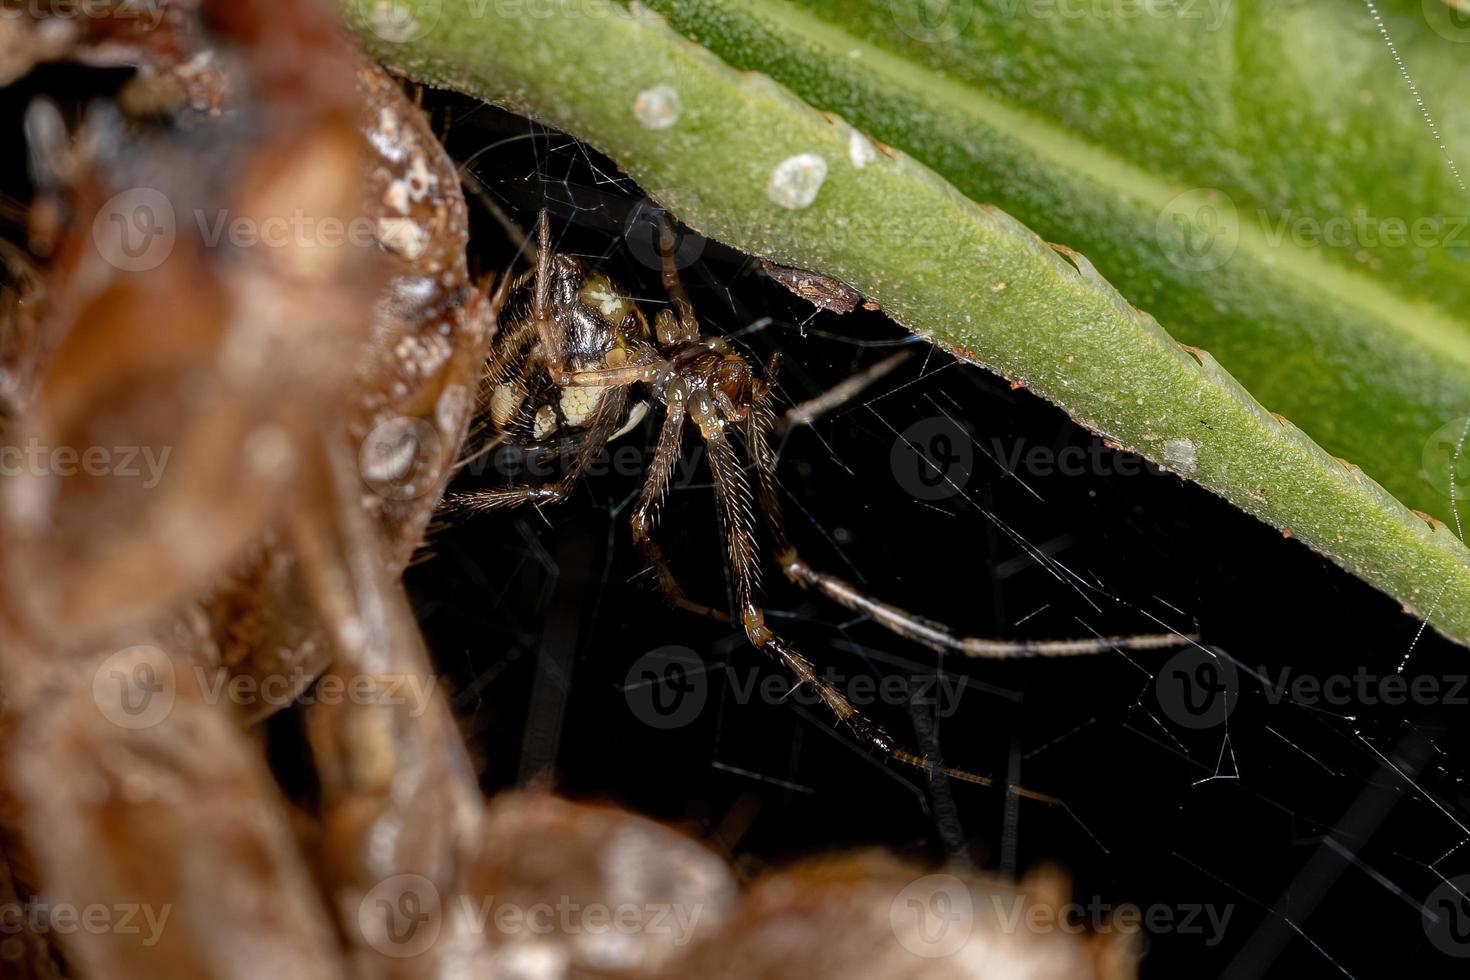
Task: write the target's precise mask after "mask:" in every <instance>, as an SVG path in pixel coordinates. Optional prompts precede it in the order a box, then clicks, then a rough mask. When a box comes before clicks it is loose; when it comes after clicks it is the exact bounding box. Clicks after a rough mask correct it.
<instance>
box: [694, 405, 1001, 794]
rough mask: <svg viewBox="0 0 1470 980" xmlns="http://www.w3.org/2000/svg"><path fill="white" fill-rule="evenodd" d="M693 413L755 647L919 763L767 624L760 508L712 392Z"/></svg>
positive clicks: (877, 744)
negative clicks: (759, 550) (759, 542)
mask: <svg viewBox="0 0 1470 980" xmlns="http://www.w3.org/2000/svg"><path fill="white" fill-rule="evenodd" d="M689 414H690V417H691V418H692V419H693V420H694V423H695V425H696V426H698V428H699V433H700V436H701V437H702V438H703V439H704V443H705V446H706V447H707V449H708V454H709V464H710V470H711V472H712V474H713V476H714V484H715V500H716V502H717V504H718V507H719V514H720V523H721V524H722V525H723V529H724V534H725V543H726V548H727V560H728V563H729V567H730V571H731V574H732V575H733V576H734V578H735V601H736V605H737V607H738V610H739V614H740V622H741V625H742V626H743V627H744V628H745V635H746V637H747V638H748V639H749V640H750V643H751V646H753V647H755V648H756V649H757V650H760V651H761V652H762V653H765V654H767V655H769V656H770V657H772V658H773V659H775V660H776V661H778V662H779V663H780V664H781V665H782V666H784V667H785V668H786V669H787V670H789V671H790V672H791V673H792V675H794V676H795V677H796V679H797V681H798V682H799V683H801V684H804V685H807V686H808V687H810V688H811V689H812V690H813V691H815V692H816V694H817V696H818V697H819V698H821V700H822V703H823V704H825V705H826V706H827V709H828V710H829V711H831V712H832V714H833V715H835V716H836V717H837V720H838V721H840V722H842V723H843V724H845V725H847V727H848V728H849V729H851V730H852V732H853V734H855V735H856V736H857V737H858V738H860V739H861V740H863V741H864V742H866V743H868V744H869V745H870V746H872V747H873V748H876V749H878V750H879V751H880V752H882V753H884V754H885V755H889V756H893V757H894V758H895V759H898V760H899V761H903V762H909V761H911V760H912V759H917V758H918V757H917V756H913V755H912V753H903V752H901V751H900V750H898V749H897V748H896V747H895V745H894V742H893V739H892V738H891V737H890V736H889V735H888V733H887V732H885V731H884V730H883V729H882V728H881V727H880V726H878V725H876V724H874V723H873V722H871V721H869V720H868V719H867V718H865V717H863V715H862V714H861V713H860V712H859V711H858V710H857V708H855V707H853V705H852V702H850V701H848V699H847V698H846V697H845V696H844V695H843V694H842V692H841V691H839V690H837V688H835V687H833V686H832V685H831V684H829V683H827V682H826V681H825V680H823V679H822V678H821V677H818V676H817V672H816V670H815V669H814V668H813V667H812V663H811V661H809V660H807V659H806V657H804V656H802V654H801V653H800V651H798V650H797V649H796V648H795V647H794V646H792V645H791V643H790V642H788V641H787V640H786V639H785V638H784V637H782V636H780V635H779V634H777V633H776V632H775V631H774V630H772V629H771V628H770V626H768V625H766V615H765V610H764V609H762V608H761V606H760V562H759V559H758V555H757V551H756V544H755V529H754V525H755V508H754V504H753V502H752V500H751V493H750V485H749V484H748V483H747V482H746V479H745V472H744V470H743V469H742V468H741V466H740V463H739V461H738V460H737V459H736V456H735V448H734V446H732V445H731V443H730V438H729V434H728V432H727V431H726V422H725V420H724V419H723V418H722V417H721V416H720V415H719V413H718V412H717V411H716V410H715V407H714V404H713V402H712V400H711V399H710V397H709V396H708V394H706V393H705V392H703V391H699V390H696V391H694V392H693V393H691V394H690V396H689ZM920 762H922V760H920ZM979 778H981V779H983V778H984V777H979Z"/></svg>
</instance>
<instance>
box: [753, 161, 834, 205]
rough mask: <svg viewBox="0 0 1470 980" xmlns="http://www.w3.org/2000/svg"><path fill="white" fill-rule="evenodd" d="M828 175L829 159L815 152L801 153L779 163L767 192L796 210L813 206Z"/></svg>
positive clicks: (767, 186) (782, 203)
mask: <svg viewBox="0 0 1470 980" xmlns="http://www.w3.org/2000/svg"><path fill="white" fill-rule="evenodd" d="M826 179H827V161H826V160H823V159H822V158H821V157H819V156H817V154H815V153H798V154H797V155H796V156H793V157H787V158H786V159H785V160H782V161H781V162H780V163H778V164H776V169H775V170H773V171H771V182H770V183H769V184H767V185H766V195H767V196H768V197H769V198H770V199H771V200H772V201H775V202H776V203H777V204H779V205H781V207H783V208H790V209H791V210H793V211H796V210H800V209H801V208H805V207H810V206H811V203H812V202H813V201H815V200H816V199H817V192H818V191H820V190H821V189H822V183H823V182H824V181H825V180H826Z"/></svg>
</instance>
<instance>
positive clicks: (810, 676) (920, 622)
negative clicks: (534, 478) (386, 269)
mask: <svg viewBox="0 0 1470 980" xmlns="http://www.w3.org/2000/svg"><path fill="white" fill-rule="evenodd" d="M535 239H536V244H535V263H534V266H533V267H532V268H531V269H528V270H527V271H525V272H524V273H522V274H521V275H520V276H518V277H514V278H511V277H507V278H505V279H503V280H502V281H501V285H500V288H499V289H498V290H497V293H496V296H495V298H494V300H493V305H494V307H495V309H496V310H497V313H498V320H499V324H500V329H499V331H498V333H497V334H496V335H495V337H494V339H493V340H492V342H491V345H490V351H489V356H488V358H487V361H486V365H485V371H484V375H483V387H482V393H481V399H480V400H481V412H482V414H483V421H484V424H485V425H486V426H487V428H488V429H489V430H490V432H491V433H492V434H493V437H494V438H493V440H492V443H491V444H492V445H495V444H500V443H505V442H509V443H512V444H514V445H517V446H519V447H521V448H523V449H528V450H532V451H534V450H535V449H536V448H537V447H538V446H541V445H543V444H544V443H545V442H546V441H547V440H550V439H552V438H553V437H555V438H558V439H563V440H567V441H568V442H569V443H570V445H571V452H570V458H569V463H568V466H567V469H566V472H565V473H564V474H563V475H562V476H561V478H560V479H558V480H555V481H552V482H547V483H539V484H524V485H519V486H511V487H505V488H498V489H480V490H472V491H465V492H458V493H455V494H452V495H450V497H449V498H448V501H447V504H448V506H449V507H451V508H455V509H458V510H461V511H466V512H472V513H473V512H483V511H489V510H495V509H499V508H506V507H516V506H520V505H523V504H532V505H535V506H537V507H540V506H544V505H547V504H555V503H559V502H561V501H563V500H565V499H567V497H568V496H570V494H571V493H572V491H573V490H574V489H575V488H576V487H577V485H578V484H579V483H580V481H581V480H582V479H583V478H584V477H585V476H586V475H587V471H588V468H589V467H590V465H591V464H592V463H593V461H594V460H596V459H597V458H598V456H599V455H600V454H601V453H602V451H603V449H604V448H605V447H606V445H607V444H608V443H609V442H610V441H611V440H613V439H615V438H617V437H618V436H619V435H622V434H623V433H625V432H627V431H629V430H630V429H631V428H633V427H634V426H635V425H636V424H637V423H638V422H639V421H640V420H641V419H642V418H643V417H644V416H645V415H646V414H647V413H648V411H649V410H650V408H652V407H653V406H654V405H657V406H661V407H662V409H663V421H662V423H661V426H660V429H659V435H658V441H657V444H656V448H655V450H654V453H653V458H652V461H651V463H650V464H649V466H648V468H647V474H646V476H645V478H644V481H643V484H642V487H641V489H640V491H639V493H638V498H637V502H636V503H635V505H634V507H633V511H632V516H631V518H630V524H631V529H632V536H633V542H634V544H635V545H636V546H637V548H638V550H639V552H640V553H641V554H642V556H643V558H644V560H646V561H647V562H648V563H649V564H650V565H651V566H652V567H653V569H654V571H655V573H656V575H657V579H658V585H659V589H660V591H661V593H662V594H663V597H664V598H665V599H666V600H667V601H668V602H669V603H670V604H671V605H673V606H675V607H678V608H681V609H685V610H688V611H690V612H693V613H697V614H699V615H702V616H706V617H709V618H712V619H716V620H719V621H723V622H729V621H730V620H731V617H730V616H729V615H727V614H725V613H723V612H721V611H719V610H716V609H714V608H712V607H710V606H706V605H702V604H700V603H698V602H695V601H693V600H691V599H690V598H689V597H688V596H686V595H685V593H684V590H683V588H682V587H681V586H680V584H679V582H678V580H677V579H676V578H675V576H674V573H673V571H672V569H671V568H670V566H669V562H668V560H667V558H666V557H665V555H664V553H663V550H662V548H660V546H659V544H658V542H657V541H656V539H655V537H654V530H655V528H656V527H657V525H658V521H659V516H660V511H661V509H662V506H663V502H664V498H665V496H666V494H667V491H668V488H669V482H670V479H671V477H672V475H673V472H674V466H675V463H676V462H677V459H678V455H679V451H680V446H681V441H682V438H683V433H684V426H685V422H686V420H687V421H689V422H692V423H693V425H694V428H695V429H696V430H697V432H698V435H699V438H700V439H701V440H703V442H704V444H705V447H706V450H707V455H708V457H709V466H710V470H711V474H712V476H713V482H714V492H715V499H716V503H717V507H718V514H719V519H720V524H721V527H722V531H723V535H724V538H725V545H726V554H725V561H726V563H727V567H728V571H729V574H730V578H731V580H732V582H733V584H734V602H735V607H736V608H735V618H736V620H737V621H738V623H739V625H740V626H741V627H742V628H743V629H744V631H745V635H746V638H747V639H748V640H749V641H750V643H751V645H752V646H754V647H755V648H756V649H757V650H760V651H762V652H763V653H766V654H768V655H769V656H771V657H772V658H773V659H775V660H776V661H777V662H778V663H779V664H781V665H782V666H783V667H784V668H785V669H787V670H788V671H789V672H790V673H791V674H792V675H793V676H794V677H795V678H796V680H797V682H798V683H799V684H801V685H806V686H808V687H809V688H811V689H812V690H813V691H815V692H816V694H817V696H818V697H819V698H820V699H821V701H822V702H823V704H825V705H826V707H827V708H828V709H829V710H830V711H831V712H832V714H833V715H835V716H836V718H837V719H838V720H839V721H840V722H842V723H843V724H845V725H846V726H847V727H848V728H849V729H850V730H851V731H852V732H853V734H854V735H856V736H857V737H858V738H859V739H860V740H862V741H863V742H865V743H867V744H868V745H869V746H871V747H872V748H874V749H876V750H878V751H879V752H881V753H883V754H884V755H886V756H888V757H890V758H893V759H895V760H896V761H899V762H902V763H905V764H908V765H915V766H919V767H921V768H926V769H928V768H933V767H932V765H931V763H930V762H929V761H928V760H926V759H924V758H923V757H921V756H918V755H916V754H914V753H912V752H909V751H906V750H904V749H901V748H899V747H898V746H897V744H896V743H895V741H894V740H893V738H892V737H891V736H889V734H888V733H887V732H886V731H884V730H883V728H882V727H881V726H879V725H877V724H875V723H874V722H872V721H870V720H869V719H867V718H865V717H864V716H863V715H862V714H861V713H859V712H858V710H857V709H856V708H855V707H854V706H853V705H852V704H851V703H850V702H849V701H848V700H847V698H846V697H844V696H843V695H842V693H841V692H839V691H838V690H837V689H836V688H835V687H833V686H832V685H831V684H829V683H828V682H826V681H825V680H823V679H822V678H821V677H819V676H818V674H817V672H816V670H815V669H814V667H813V665H812V663H811V662H810V661H809V660H807V658H806V657H805V656H803V655H802V654H801V652H800V651H798V650H797V649H796V648H795V647H794V646H793V645H792V644H791V643H790V642H789V641H788V640H787V639H786V638H784V637H783V636H781V635H780V634H779V633H777V632H776V631H775V630H774V629H773V628H772V627H771V625H770V623H769V622H768V621H767V615H766V610H765V608H764V606H763V599H762V590H761V560H760V553H759V550H758V547H757V540H756V531H757V523H758V520H759V521H760V522H762V523H764V526H765V529H766V531H767V533H768V534H769V536H770V538H771V539H772V542H773V545H774V547H773V550H772V555H773V557H774V561H775V563H776V565H777V566H778V567H779V568H780V569H781V571H782V572H783V573H784V574H785V575H786V577H787V578H788V579H789V580H790V581H791V582H793V583H794V584H796V585H798V586H800V587H802V588H804V589H813V590H816V591H817V592H819V593H820V594H822V595H824V596H826V597H827V598H828V599H830V600H832V601H834V602H836V603H838V604H840V605H842V606H845V607H847V608H848V609H850V610H853V611H855V612H858V613H860V614H863V615H865V616H867V617H869V618H871V619H872V620H874V621H875V622H877V623H878V624H880V625H881V626H883V627H885V628H886V629H888V630H889V631H891V632H893V633H895V634H897V635H898V636H901V637H904V638H906V639H909V640H912V641H914V642H917V643H920V644H923V645H925V646H927V647H930V648H932V649H934V650H937V651H940V652H943V653H959V654H963V655H965V656H969V657H990V658H1004V657H1029V656H1038V657H1048V656H1073V655H1083V654H1094V653H1101V652H1104V651H1107V650H1113V649H1127V650H1145V649H1158V648H1163V647H1170V646H1178V645H1181V644H1185V643H1189V642H1192V639H1193V638H1192V637H1189V636H1186V635H1183V634H1143V635H1135V636H1110V637H1093V638H1087V639H1063V640H1041V641H1026V640H1020V641H1006V640H993V639H981V638H976V637H968V636H960V635H958V634H956V633H955V632H954V631H953V630H951V629H949V628H948V627H946V626H944V625H942V624H941V623H938V622H935V621H933V620H930V619H927V618H924V617H922V616H918V615H915V614H913V613H910V612H907V611H905V610H903V609H900V608H898V607H897V606H894V605H891V604H889V603H886V602H883V601H881V600H879V599H876V598H873V597H871V596H869V595H867V594H866V593H864V592H862V591H861V590H859V589H858V588H856V587H855V586H853V585H852V584H850V583H849V582H847V581H844V580H843V579H841V578H839V577H837V576H836V575H832V574H829V573H827V572H824V571H820V570H818V569H816V568H814V567H813V566H812V565H810V564H808V563H807V561H806V560H805V559H803V558H802V557H801V555H800V554H799V553H798V552H797V549H796V547H795V545H794V544H793V542H792V540H791V538H790V537H789V536H788V534H787V532H786V529H785V524H784V522H783V520H782V517H781V508H780V503H779V498H778V493H777V484H776V475H775V457H774V455H773V453H772V451H771V434H772V432H773V429H774V427H775V425H776V421H777V417H776V413H775V410H774V406H773V402H774V393H773V385H774V382H775V377H776V371H777V367H778V362H779V356H775V357H772V358H771V359H770V361H768V362H767V363H766V364H765V366H764V370H763V371H758V370H757V369H756V367H755V365H754V364H752V363H751V361H750V360H748V359H747V358H746V357H745V356H743V355H741V354H740V353H737V352H736V351H735V350H733V349H732V348H731V346H730V344H729V343H728V342H727V341H726V340H725V339H724V338H722V337H719V336H707V335H704V334H703V333H702V332H701V330H700V327H699V321H698V319H697V318H696V316H695V313H694V307H693V304H692V303H691V302H690V299H689V294H688V292H687V291H686V290H685V288H684V284H683V281H682V280H681V278H680V275H679V270H678V266H677V264H676V262H675V256H674V248H673V246H674V240H675V239H674V234H673V229H672V228H671V227H670V226H669V223H668V221H667V220H664V221H663V223H662V225H661V230H660V235H659V253H660V255H661V258H662V278H663V287H664V291H665V292H666V293H667V295H668V297H669V304H670V305H669V306H665V307H663V308H661V309H660V310H659V311H658V313H657V315H656V316H655V317H654V320H653V326H652V329H650V327H649V324H648V320H647V318H646V317H645V316H644V314H643V312H642V310H640V309H639V307H638V305H637V304H636V303H635V302H634V300H633V299H632V298H631V296H630V294H629V293H628V292H627V291H626V290H624V289H623V288H622V287H620V286H619V285H618V284H617V283H615V282H613V281H612V280H611V279H610V278H609V277H608V276H607V275H606V274H605V273H603V272H602V271H601V270H599V269H597V268H596V267H594V266H593V265H591V264H589V263H587V262H585V261H583V260H582V259H579V258H576V257H574V256H571V255H566V254H563V253H559V252H556V251H554V250H553V249H552V246H551V231H550V225H549V223H548V219H547V213H546V211H545V210H542V211H541V212H540V215H539V217H538V219H537V222H536V231H535ZM635 389H637V395H638V397H634V392H635ZM737 434H738V436H739V437H740V439H741V441H743V443H744V449H745V455H746V457H747V460H748V467H747V466H742V464H741V462H740V454H739V452H738V451H737V448H736V444H735V439H734V438H732V437H733V436H735V435H737ZM747 468H748V469H749V470H751V471H753V473H754V484H755V486H754V491H752V487H751V481H750V479H749V478H748V476H747ZM945 771H946V772H949V773H950V774H951V775H962V776H972V774H964V773H961V772H959V771H957V770H948V769H947V770H945ZM973 779H974V781H982V782H988V780H985V779H984V778H983V777H973Z"/></svg>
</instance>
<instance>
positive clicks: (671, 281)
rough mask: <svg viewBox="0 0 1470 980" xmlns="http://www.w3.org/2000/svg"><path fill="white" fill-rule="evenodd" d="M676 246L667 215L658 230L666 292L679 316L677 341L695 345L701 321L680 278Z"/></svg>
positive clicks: (659, 250) (672, 229) (659, 251)
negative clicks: (675, 251)
mask: <svg viewBox="0 0 1470 980" xmlns="http://www.w3.org/2000/svg"><path fill="white" fill-rule="evenodd" d="M675 244H676V243H675V241H674V228H673V226H672V225H671V224H669V219H668V216H667V215H665V216H664V219H663V220H662V221H661V222H660V223H659V230H658V253H659V256H660V257H661V258H662V260H663V279H664V292H665V293H667V294H668V297H669V299H670V300H672V301H673V304H674V311H675V313H677V314H678V318H679V329H680V336H679V337H678V338H677V339H679V340H683V341H687V342H689V343H693V342H694V341H696V340H698V339H699V321H698V320H696V319H695V318H694V304H693V303H692V302H690V301H689V292H688V290H686V289H685V288H684V280H683V279H681V278H680V277H679V264H678V262H676V261H675V257H674V246H675Z"/></svg>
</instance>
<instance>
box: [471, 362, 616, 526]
mask: <svg viewBox="0 0 1470 980" xmlns="http://www.w3.org/2000/svg"><path fill="white" fill-rule="evenodd" d="M627 404H628V389H627V388H626V387H614V388H608V389H607V390H606V391H604V392H603V393H602V398H601V399H600V400H599V401H598V403H597V408H596V409H595V411H594V413H593V417H592V424H591V425H589V426H588V427H587V431H586V433H585V434H584V435H583V436H582V440H581V442H579V443H578V444H577V449H576V452H574V453H573V454H572V459H571V462H570V464H569V465H568V467H567V472H566V474H565V475H563V476H562V478H561V479H560V480H556V481H553V482H551V483H542V484H531V485H527V486H519V487H504V488H501V489H497V490H468V491H464V492H462V493H453V494H450V495H449V496H447V497H446V498H445V501H444V503H445V506H446V507H450V508H453V509H456V510H464V511H469V512H471V513H479V512H481V511H487V510H499V509H501V508H503V507H519V506H521V505H522V504H535V505H537V506H538V507H539V506H542V505H545V504H555V503H560V502H561V501H563V500H565V499H566V498H567V497H569V496H571V493H572V491H573V490H575V489H576V488H577V485H578V484H579V483H580V482H581V481H582V478H583V477H584V476H586V475H587V470H588V468H589V467H591V465H592V463H593V462H594V461H595V460H596V459H597V457H598V456H599V455H601V453H602V451H603V449H605V448H606V447H607V443H608V440H610V439H611V438H612V436H613V433H614V432H616V431H617V430H618V425H619V424H621V422H622V420H623V409H624V408H625V407H627Z"/></svg>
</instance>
